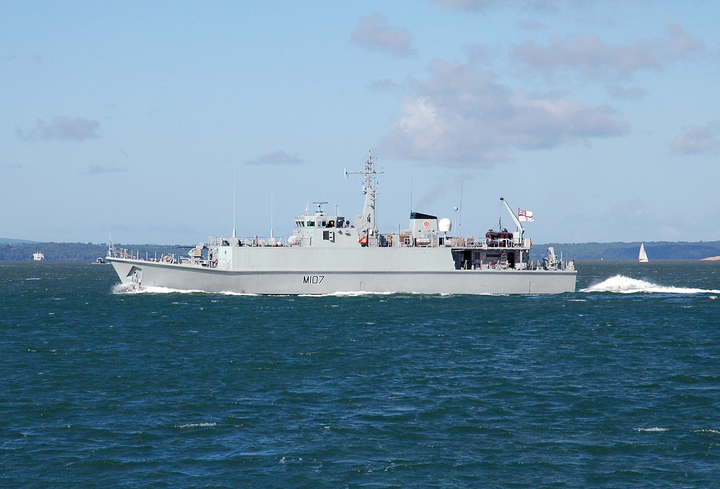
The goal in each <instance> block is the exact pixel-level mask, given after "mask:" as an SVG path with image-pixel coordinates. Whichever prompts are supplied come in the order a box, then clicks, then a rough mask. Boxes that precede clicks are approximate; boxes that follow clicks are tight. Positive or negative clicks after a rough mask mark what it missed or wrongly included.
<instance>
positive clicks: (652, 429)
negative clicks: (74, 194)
mask: <svg viewBox="0 0 720 489" xmlns="http://www.w3.org/2000/svg"><path fill="white" fill-rule="evenodd" d="M667 430H668V429H667V428H658V427H655V428H635V431H642V432H650V433H662V432H663V431H667Z"/></svg>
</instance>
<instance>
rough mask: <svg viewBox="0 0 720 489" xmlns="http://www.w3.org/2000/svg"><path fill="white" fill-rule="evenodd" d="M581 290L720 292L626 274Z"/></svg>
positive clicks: (718, 291) (656, 292) (660, 292)
mask: <svg viewBox="0 0 720 489" xmlns="http://www.w3.org/2000/svg"><path fill="white" fill-rule="evenodd" d="M580 292H613V293H616V294H639V293H646V294H720V290H713V289H695V288H690V287H669V286H665V285H658V284H654V283H652V282H647V281H645V280H638V279H634V278H630V277H626V276H624V275H615V276H614V277H610V278H609V279H607V280H605V281H603V282H600V283H599V284H595V285H591V286H590V287H587V288H585V289H581V290H580Z"/></svg>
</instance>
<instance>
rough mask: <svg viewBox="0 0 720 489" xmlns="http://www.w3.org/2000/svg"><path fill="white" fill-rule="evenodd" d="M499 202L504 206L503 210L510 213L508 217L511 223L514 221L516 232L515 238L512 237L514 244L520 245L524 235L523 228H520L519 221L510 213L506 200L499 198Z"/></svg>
mask: <svg viewBox="0 0 720 489" xmlns="http://www.w3.org/2000/svg"><path fill="white" fill-rule="evenodd" d="M500 200H501V201H502V203H503V204H505V208H506V209H507V211H508V212H509V213H510V216H511V217H512V219H513V221H515V226H517V230H518V232H517V233H515V236H514V241H515V244H518V245H521V244H522V242H523V237H524V234H525V228H524V227H522V224H520V219H518V217H517V216H516V215H515V213H514V212H513V211H512V209H511V208H510V206H509V205H508V203H507V200H505V199H504V198H502V197H500Z"/></svg>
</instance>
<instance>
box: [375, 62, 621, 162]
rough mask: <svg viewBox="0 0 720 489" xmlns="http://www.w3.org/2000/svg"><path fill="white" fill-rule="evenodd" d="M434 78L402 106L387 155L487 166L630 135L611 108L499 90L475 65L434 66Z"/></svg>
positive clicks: (387, 140) (383, 145) (383, 149)
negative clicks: (517, 155) (522, 154)
mask: <svg viewBox="0 0 720 489" xmlns="http://www.w3.org/2000/svg"><path fill="white" fill-rule="evenodd" d="M429 71H430V73H431V79H430V81H429V82H427V83H425V84H420V85H419V86H418V88H417V93H415V94H413V95H408V94H405V95H404V96H403V98H402V100H401V109H402V112H403V115H402V117H400V119H398V120H397V121H396V122H395V123H394V124H393V125H392V127H391V129H390V131H389V132H388V133H387V134H386V135H385V137H384V138H383V139H382V140H381V142H380V146H379V148H378V151H379V152H380V153H381V154H384V155H385V156H387V157H392V158H396V159H401V160H419V161H426V162H433V163H438V164H454V165H462V166H488V165H489V164H491V163H493V162H497V161H502V160H508V159H510V158H511V157H512V153H513V152H514V151H517V150H533V149H540V148H553V147H557V146H560V145H562V144H566V143H574V142H578V141H586V140H588V139H590V138H599V137H613V136H620V135H623V134H625V133H626V132H627V131H628V124H627V123H626V122H625V121H622V120H618V119H616V118H615V114H614V112H613V110H612V109H611V108H610V107H608V106H600V107H591V106H588V105H585V104H583V103H581V102H578V101H575V100H569V99H567V98H564V97H561V96H557V95H531V94H528V93H525V92H521V91H517V90H512V89H510V88H509V87H507V86H504V85H501V84H499V83H498V82H497V81H496V80H495V75H494V74H493V73H491V72H488V71H483V70H481V69H479V68H477V67H475V66H472V65H467V64H459V63H447V62H444V61H439V60H436V61H433V62H432V63H431V65H430V67H429Z"/></svg>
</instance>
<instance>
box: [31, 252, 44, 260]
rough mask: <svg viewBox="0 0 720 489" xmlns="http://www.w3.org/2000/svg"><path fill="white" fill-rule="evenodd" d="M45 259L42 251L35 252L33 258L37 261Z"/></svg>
mask: <svg viewBox="0 0 720 489" xmlns="http://www.w3.org/2000/svg"><path fill="white" fill-rule="evenodd" d="M44 259H45V255H43V254H42V253H40V252H39V251H38V252H37V253H33V260H35V261H42V260H44Z"/></svg>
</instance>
